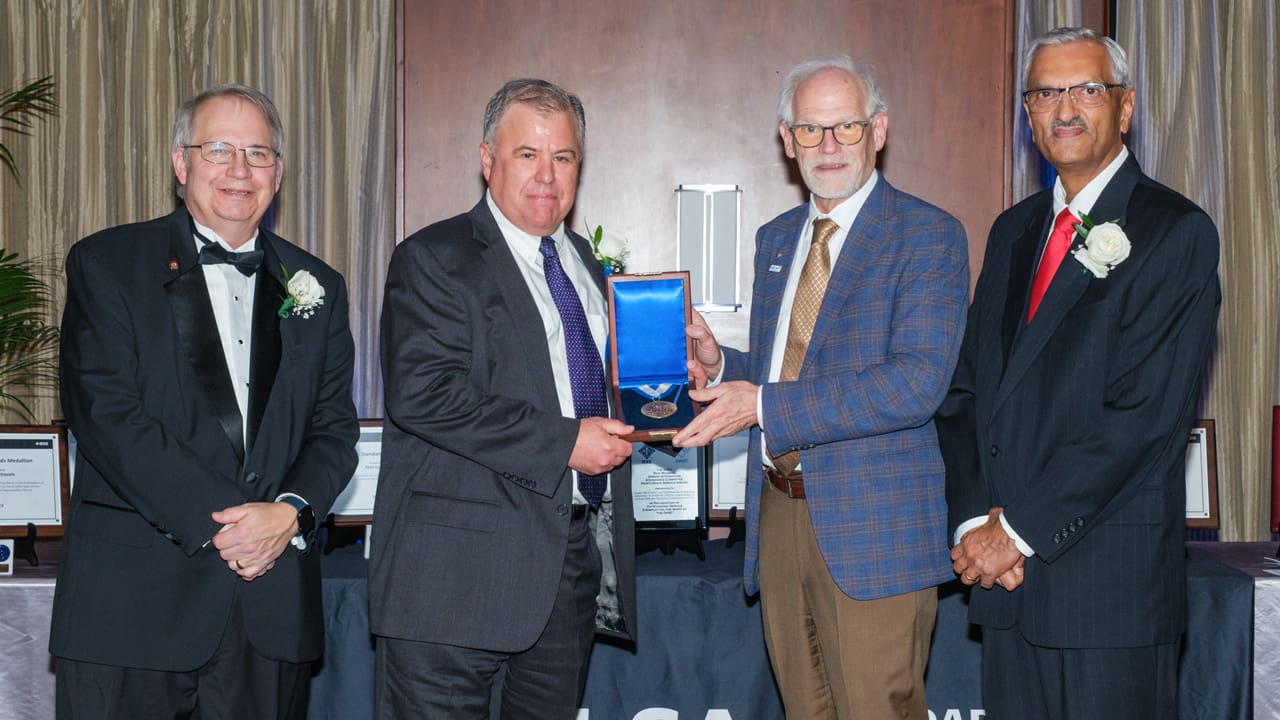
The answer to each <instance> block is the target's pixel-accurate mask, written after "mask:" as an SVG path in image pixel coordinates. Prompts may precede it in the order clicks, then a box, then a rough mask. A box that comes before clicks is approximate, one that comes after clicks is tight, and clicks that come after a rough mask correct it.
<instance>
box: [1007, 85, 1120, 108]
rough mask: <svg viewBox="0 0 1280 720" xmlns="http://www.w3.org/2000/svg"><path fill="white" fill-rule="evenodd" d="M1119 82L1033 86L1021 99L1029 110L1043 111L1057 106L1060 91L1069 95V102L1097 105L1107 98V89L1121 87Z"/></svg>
mask: <svg viewBox="0 0 1280 720" xmlns="http://www.w3.org/2000/svg"><path fill="white" fill-rule="evenodd" d="M1122 87H1124V85H1121V84H1120V83H1100V82H1087V83H1080V84H1079V85H1072V86H1071V87H1064V88H1051V87H1045V88H1034V89H1031V90H1027V91H1026V92H1024V93H1022V101H1023V102H1025V103H1026V104H1027V107H1028V108H1030V109H1031V112H1044V111H1046V110H1052V109H1054V108H1056V107H1058V101H1059V100H1061V99H1062V93H1066V94H1068V95H1070V96H1071V102H1073V103H1075V104H1076V105H1079V106H1080V107H1098V106H1099V105H1101V104H1102V103H1103V102H1105V101H1106V99H1107V91H1108V90H1110V89H1112V88H1122Z"/></svg>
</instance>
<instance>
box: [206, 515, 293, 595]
mask: <svg viewBox="0 0 1280 720" xmlns="http://www.w3.org/2000/svg"><path fill="white" fill-rule="evenodd" d="M212 517H213V521H214V522H216V523H220V524H221V525H222V529H221V530H219V531H218V534H217V535H214V536H213V546H214V548H216V549H217V550H218V554H219V555H220V556H221V557H222V560H223V561H224V562H226V563H227V567H228V568H230V569H231V571H232V572H234V573H235V574H237V575H239V576H240V577H241V578H242V579H244V580H246V581H249V580H253V579H255V578H258V577H261V576H263V575H265V574H266V573H267V571H268V570H270V569H271V568H273V567H275V566H276V559H277V558H279V557H280V554H281V553H283V552H284V549H285V548H286V547H288V546H289V541H290V540H292V539H293V536H294V535H297V534H298V511H297V510H296V509H294V507H293V506H292V505H290V504H288V503H282V502H251V503H245V504H243V505H236V506H234V507H229V508H227V509H225V510H219V511H218V512H215V513H213V514H212Z"/></svg>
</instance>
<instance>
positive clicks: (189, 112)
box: [172, 84, 284, 198]
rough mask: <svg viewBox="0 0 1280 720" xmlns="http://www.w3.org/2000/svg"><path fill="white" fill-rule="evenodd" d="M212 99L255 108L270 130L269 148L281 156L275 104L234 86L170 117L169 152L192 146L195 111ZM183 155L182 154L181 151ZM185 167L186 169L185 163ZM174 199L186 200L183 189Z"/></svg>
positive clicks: (198, 98) (194, 100)
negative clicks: (244, 104) (171, 130)
mask: <svg viewBox="0 0 1280 720" xmlns="http://www.w3.org/2000/svg"><path fill="white" fill-rule="evenodd" d="M216 98H235V99H239V100H244V101H245V102H248V103H251V104H253V105H254V106H255V107H257V108H258V110H260V111H261V112H262V117H263V118H265V119H266V121H267V125H268V126H269V127H270V128H271V148H272V149H273V150H275V151H276V154H277V155H284V124H283V123H281V122H280V112H279V111H278V110H276V104H275V103H273V102H271V98H269V97H267V96H266V94H265V93H263V92H262V91H261V90H257V89H255V88H251V87H249V86H248V85H235V84H231V85H215V86H213V87H211V88H209V89H208V90H205V91H204V92H202V93H200V94H199V95H196V96H195V97H193V98H191V99H189V100H187V101H186V102H184V103H182V107H180V108H178V112H177V114H175V115H174V116H173V148H172V149H173V150H174V151H177V150H183V149H184V148H186V146H188V145H191V144H192V143H191V140H192V138H191V126H192V124H194V122H195V116H196V110H198V109H199V108H200V106H201V105H203V104H204V103H206V102H208V101H210V100H214V99H216ZM184 152H186V151H185V150H184ZM188 157H189V156H188ZM187 167H188V168H190V161H189V160H188V165H187ZM276 172H277V173H278V172H280V166H279V164H277V165H276ZM178 197H180V198H185V197H186V188H184V187H183V186H182V185H178Z"/></svg>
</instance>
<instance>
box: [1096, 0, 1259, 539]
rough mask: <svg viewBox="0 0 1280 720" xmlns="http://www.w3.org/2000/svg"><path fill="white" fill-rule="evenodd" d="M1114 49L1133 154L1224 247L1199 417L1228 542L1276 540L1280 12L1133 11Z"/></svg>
mask: <svg viewBox="0 0 1280 720" xmlns="http://www.w3.org/2000/svg"><path fill="white" fill-rule="evenodd" d="M1118 6H1119V8H1118V14H1117V16H1116V19H1115V22H1116V39H1117V40H1118V41H1119V42H1120V44H1121V45H1122V46H1124V47H1125V49H1126V50H1128V51H1129V59H1130V65H1131V66H1132V71H1131V75H1132V76H1133V82H1134V84H1135V87H1136V90H1137V101H1136V103H1135V105H1136V107H1135V109H1134V122H1133V128H1132V131H1131V133H1130V137H1129V146H1130V148H1132V149H1133V151H1134V154H1135V155H1137V157H1138V160H1139V162H1141V163H1142V166H1143V169H1144V170H1145V171H1146V172H1147V173H1148V174H1149V175H1151V176H1152V177H1154V178H1156V179H1157V180H1159V181H1161V182H1163V183H1165V184H1166V185H1169V186H1170V187H1172V188H1174V189H1176V190H1178V192H1181V193H1183V194H1185V195H1187V196H1188V197H1190V198H1191V199H1192V200H1194V201H1195V202H1196V203H1198V204H1199V205H1200V206H1201V207H1203V208H1204V209H1205V211H1206V212H1208V213H1209V214H1210V215H1211V216H1212V217H1213V219H1214V221H1215V222H1216V223H1217V225H1218V232H1219V233H1220V234H1221V237H1222V259H1221V265H1220V269H1219V275H1220V277H1221V279H1222V295H1223V297H1222V313H1221V316H1220V319H1219V321H1218V342H1217V351H1216V353H1215V355H1214V360H1213V361H1212V366H1211V372H1210V375H1209V382H1208V386H1207V393H1206V401H1205V403H1204V404H1203V406H1202V407H1203V410H1202V415H1203V416H1204V417H1207V418H1213V419H1214V421H1215V426H1216V427H1215V429H1216V434H1217V450H1218V497H1219V511H1220V514H1221V516H1222V533H1221V537H1222V539H1223V540H1265V539H1267V538H1268V537H1270V532H1269V531H1270V523H1269V511H1270V497H1271V489H1270V467H1271V406H1272V405H1275V404H1280V394H1277V382H1276V381H1277V375H1276V373H1277V360H1278V359H1280V358H1278V352H1277V347H1276V337H1277V325H1278V324H1280V287H1278V285H1277V278H1278V277H1280V247H1278V246H1277V245H1278V243H1280V231H1278V230H1277V228H1278V227H1280V117H1277V113H1278V112H1280V111H1278V110H1277V108H1278V107H1280V104H1277V100H1276V98H1277V97H1280V64H1277V60H1278V59H1280V58H1277V40H1278V39H1280V10H1278V9H1277V8H1278V7H1280V6H1278V5H1277V3H1275V2H1273V1H1272V0H1182V1H1181V2H1165V1H1164V0H1130V1H1129V2H1124V3H1119V4H1118Z"/></svg>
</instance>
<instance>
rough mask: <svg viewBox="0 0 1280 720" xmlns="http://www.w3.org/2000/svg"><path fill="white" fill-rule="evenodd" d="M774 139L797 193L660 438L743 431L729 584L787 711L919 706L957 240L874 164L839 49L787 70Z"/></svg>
mask: <svg viewBox="0 0 1280 720" xmlns="http://www.w3.org/2000/svg"><path fill="white" fill-rule="evenodd" d="M778 121H779V122H778V132H779V134H780V135H781V136H782V144H783V148H784V149H785V151H786V154H787V156H788V157H791V158H794V159H795V160H796V162H797V164H798V166H799V169H800V174H801V176H802V177H803V178H804V182H805V185H806V186H808V188H809V191H810V193H811V196H810V201H809V202H808V203H805V204H804V205H801V206H799V207H796V208H793V209H791V210H789V211H787V212H785V213H783V214H782V215H779V216H778V217H776V218H774V219H773V220H771V221H770V222H769V223H767V224H765V225H764V226H763V227H762V228H760V231H759V233H757V235H756V255H755V273H756V276H755V286H754V293H753V297H752V313H751V341H750V343H751V346H750V352H745V353H744V352H741V351H738V350H733V349H731V348H724V349H723V353H722V350H721V348H720V347H719V345H718V344H717V343H716V340H715V338H714V337H713V336H712V334H711V332H710V331H709V330H708V329H707V327H706V324H705V323H704V322H703V321H702V320H701V318H700V317H698V316H696V315H695V324H694V325H692V326H690V327H689V330H688V334H689V337H690V338H691V339H692V340H693V341H694V342H695V351H696V357H697V361H696V362H693V363H691V364H690V373H691V375H692V376H693V378H694V383H695V386H700V385H702V384H703V383H704V382H705V380H706V378H712V379H713V382H712V385H713V387H711V388H710V389H701V390H694V391H692V392H691V396H692V397H693V398H694V399H695V400H698V401H700V402H710V403H711V404H710V405H709V406H708V407H707V408H706V409H705V410H704V411H703V412H702V414H701V415H699V416H698V418H697V419H695V420H694V421H693V423H691V424H690V425H689V426H688V427H686V428H685V429H684V430H683V431H682V432H681V433H679V434H678V435H677V436H676V437H675V438H674V442H675V444H676V445H680V446H696V445H704V444H706V443H708V442H710V441H712V440H714V439H716V438H719V437H723V436H725V435H731V434H733V433H736V432H738V431H740V430H743V429H745V428H748V427H749V428H751V444H750V450H749V454H748V457H749V458H750V459H751V461H750V462H749V463H748V467H749V469H748V474H747V515H746V519H747V549H746V563H745V567H744V584H745V587H746V590H747V592H748V593H752V594H754V593H755V592H757V591H759V592H760V595H761V606H762V609H763V614H764V626H765V640H766V643H767V645H768V649H769V657H770V660H771V662H772V664H773V670H774V675H775V677H776V678H777V680H778V686H779V688H780V689H781V691H782V700H783V704H784V705H785V707H786V714H787V717H794V718H806V719H824V718H831V719H834V718H839V719H841V720H847V719H849V718H867V719H876V720H878V719H880V718H889V717H894V718H917V719H919V720H924V719H925V718H927V717H928V708H927V706H926V704H925V696H924V668H925V663H926V661H927V659H928V656H929V642H930V635H931V634H932V632H933V625H934V618H935V614H936V610H937V590H936V587H935V586H936V585H937V584H938V583H940V582H943V581H945V580H948V579H950V578H951V572H950V569H949V567H948V564H947V556H946V546H947V542H946V537H945V532H944V530H945V518H946V505H945V501H944V497H943V495H944V493H943V477H944V473H943V466H942V457H941V455H940V453H939V451H938V444H937V435H936V433H935V431H934V429H933V423H932V416H933V413H934V411H935V410H936V409H937V407H938V403H940V402H941V401H942V398H943V396H944V395H945V393H946V389H947V380H948V378H949V377H950V375H951V371H952V369H953V368H954V363H955V358H956V353H957V352H958V350H959V345H960V337H961V334H962V332H963V329H964V309H965V304H966V300H967V299H968V286H969V271H968V250H967V245H966V242H965V234H964V229H963V228H962V227H961V226H960V223H959V222H958V221H957V220H956V219H955V218H953V217H951V216H950V215H948V214H947V213H945V212H943V211H942V210H939V209H938V208H936V207H933V206H932V205H929V204H927V203H925V202H924V201H922V200H920V199H918V198H915V197H912V196H910V195H907V194H906V193H903V192H900V191H898V190H897V189H895V188H894V187H893V186H891V185H890V184H889V183H888V182H887V181H886V180H885V179H884V178H882V177H880V175H879V173H877V172H876V169H875V163H876V154H877V153H878V152H879V150H880V149H881V148H883V147H884V143H885V137H886V134H887V132H888V126H889V116H888V113H887V107H886V104H885V101H884V97H883V96H882V95H881V93H880V90H879V88H878V87H877V85H876V82H875V78H874V76H873V75H872V73H871V71H870V69H869V68H867V67H865V66H862V65H858V64H855V63H854V62H853V61H852V60H851V59H850V58H848V57H846V56H839V57H833V58H827V59H822V60H815V61H812V62H806V63H804V64H801V65H799V66H797V67H796V68H795V69H794V70H792V71H791V73H790V75H788V77H787V79H786V81H785V82H784V83H783V86H782V93H781V97H780V98H779V101H778Z"/></svg>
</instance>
